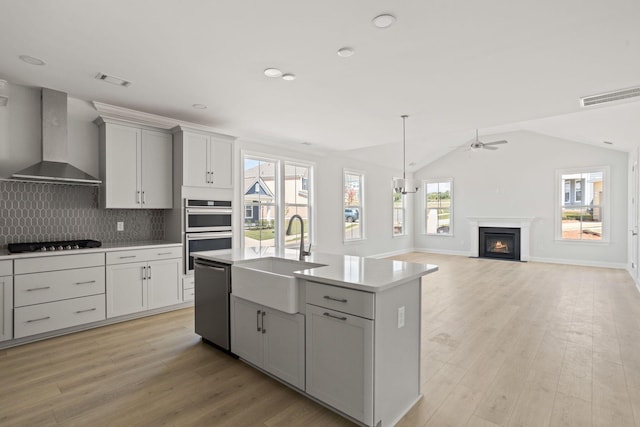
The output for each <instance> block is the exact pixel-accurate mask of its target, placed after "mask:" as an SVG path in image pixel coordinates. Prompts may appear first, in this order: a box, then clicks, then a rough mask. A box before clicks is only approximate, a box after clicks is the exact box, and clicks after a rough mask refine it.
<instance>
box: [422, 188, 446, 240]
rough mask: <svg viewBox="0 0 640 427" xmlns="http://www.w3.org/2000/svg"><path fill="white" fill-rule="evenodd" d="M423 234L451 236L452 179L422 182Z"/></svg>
mask: <svg viewBox="0 0 640 427" xmlns="http://www.w3.org/2000/svg"><path fill="white" fill-rule="evenodd" d="M424 195H425V196H424V197H425V198H424V218H425V220H424V230H425V234H428V235H437V236H452V235H453V179H450V178H447V179H438V180H427V181H424Z"/></svg>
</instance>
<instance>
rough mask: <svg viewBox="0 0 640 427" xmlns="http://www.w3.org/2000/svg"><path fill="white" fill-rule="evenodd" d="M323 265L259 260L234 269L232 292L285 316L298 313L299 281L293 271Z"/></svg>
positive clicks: (232, 267)
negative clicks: (280, 312)
mask: <svg viewBox="0 0 640 427" xmlns="http://www.w3.org/2000/svg"><path fill="white" fill-rule="evenodd" d="M315 267H324V264H315V263H312V262H304V261H295V260H289V259H283V258H260V259H257V260H255V261H248V262H245V263H242V264H234V265H232V266H231V278H232V279H231V280H232V282H231V293H232V294H233V295H235V296H237V297H240V298H244V299H246V300H249V301H253V302H255V303H257V304H262V305H265V306H267V307H271V308H275V309H276V310H280V311H284V312H285V313H297V312H298V294H299V290H298V289H299V285H298V279H297V278H296V277H294V276H293V272H294V271H298V270H304V269H307V268H315Z"/></svg>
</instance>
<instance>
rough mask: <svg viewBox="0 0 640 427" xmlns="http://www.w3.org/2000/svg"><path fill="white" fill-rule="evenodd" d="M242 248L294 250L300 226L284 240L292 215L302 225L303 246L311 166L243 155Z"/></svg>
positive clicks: (309, 227) (309, 223) (308, 224)
mask: <svg viewBox="0 0 640 427" xmlns="http://www.w3.org/2000/svg"><path fill="white" fill-rule="evenodd" d="M243 165H244V170H243V182H244V186H243V194H242V197H243V202H244V242H243V245H244V247H272V246H275V247H280V246H285V247H296V248H297V247H298V245H299V243H300V225H299V223H297V222H296V223H294V228H293V229H292V233H291V236H285V231H286V229H287V226H288V225H289V220H290V218H291V216H292V215H294V214H298V215H300V216H301V217H302V219H303V221H304V234H305V243H306V244H307V245H308V244H309V243H310V242H311V239H312V234H311V233H312V230H313V227H312V221H311V219H312V215H311V213H312V210H311V207H312V204H311V200H312V199H311V195H312V188H313V186H312V183H311V176H312V172H313V166H312V165H311V164H306V163H298V162H292V161H288V160H283V159H277V158H266V157H262V156H255V155H248V154H244V155H243Z"/></svg>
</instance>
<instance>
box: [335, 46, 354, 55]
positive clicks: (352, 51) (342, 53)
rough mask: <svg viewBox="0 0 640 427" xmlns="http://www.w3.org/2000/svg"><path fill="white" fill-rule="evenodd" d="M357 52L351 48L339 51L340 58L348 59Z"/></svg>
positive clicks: (343, 48)
mask: <svg viewBox="0 0 640 427" xmlns="http://www.w3.org/2000/svg"><path fill="white" fill-rule="evenodd" d="M354 53H355V52H354V50H353V49H352V48H350V47H342V48H340V49H338V56H340V57H342V58H348V57H350V56H351V55H353V54H354Z"/></svg>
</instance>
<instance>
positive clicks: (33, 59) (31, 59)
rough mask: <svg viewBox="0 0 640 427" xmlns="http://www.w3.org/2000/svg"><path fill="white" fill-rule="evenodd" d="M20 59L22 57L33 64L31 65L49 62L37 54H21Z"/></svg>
mask: <svg viewBox="0 0 640 427" xmlns="http://www.w3.org/2000/svg"><path fill="white" fill-rule="evenodd" d="M20 59H22V60H23V61H24V62H26V63H27V64H31V65H46V64H47V63H46V62H44V61H43V60H42V59H40V58H36V57H35V56H30V55H20Z"/></svg>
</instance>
